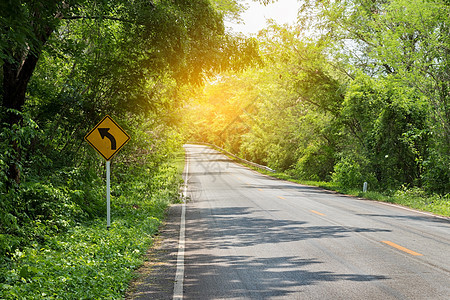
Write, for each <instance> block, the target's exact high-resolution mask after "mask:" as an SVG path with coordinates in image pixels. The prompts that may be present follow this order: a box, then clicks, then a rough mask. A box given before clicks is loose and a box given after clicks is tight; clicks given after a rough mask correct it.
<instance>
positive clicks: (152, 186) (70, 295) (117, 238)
mask: <svg viewBox="0 0 450 300" xmlns="http://www.w3.org/2000/svg"><path fill="white" fill-rule="evenodd" d="M183 167H184V153H182V152H180V153H178V155H177V156H176V158H175V159H174V160H172V161H170V162H167V163H165V164H162V165H161V166H159V168H158V170H157V171H156V172H155V171H152V172H153V173H152V175H153V176H148V175H149V174H145V173H143V175H142V176H141V177H139V178H133V179H130V182H127V183H126V184H124V185H122V186H120V185H118V186H117V187H116V191H115V193H114V195H112V198H111V205H112V208H111V228H110V230H107V229H106V218H105V217H99V218H97V219H94V220H90V221H89V222H84V223H83V224H78V225H77V226H74V227H72V228H70V229H68V231H67V232H65V233H62V234H58V235H55V236H46V237H45V239H44V241H43V242H40V243H38V242H33V243H32V244H31V245H29V246H27V247H25V248H23V249H20V250H16V251H15V252H14V253H13V254H12V255H11V256H10V257H7V258H6V261H4V262H0V299H122V298H124V295H125V292H126V290H127V289H128V285H129V282H130V280H131V279H132V278H133V276H134V270H135V269H136V268H138V267H139V266H140V265H141V264H142V263H143V256H144V254H145V253H146V251H147V249H148V248H149V247H150V245H151V244H152V242H153V236H154V235H155V234H157V232H158V228H159V226H160V224H161V222H162V220H163V219H164V217H165V214H166V211H167V208H168V206H169V205H170V203H172V202H175V201H178V200H179V188H180V184H181V172H182V170H183ZM144 190H145V191H147V192H146V193H143V191H144ZM148 190H150V191H151V192H149V191H148ZM143 195H145V196H143Z"/></svg>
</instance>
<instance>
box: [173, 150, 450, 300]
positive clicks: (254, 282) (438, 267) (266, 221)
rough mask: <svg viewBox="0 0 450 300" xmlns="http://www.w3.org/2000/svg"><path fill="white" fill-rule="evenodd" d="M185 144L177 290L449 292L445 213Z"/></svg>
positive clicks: (349, 295)
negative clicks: (292, 179) (321, 185)
mask: <svg viewBox="0 0 450 300" xmlns="http://www.w3.org/2000/svg"><path fill="white" fill-rule="evenodd" d="M185 148H186V152H187V158H188V161H187V163H188V166H187V168H186V171H187V172H188V173H187V174H186V175H187V178H188V188H187V191H186V193H187V196H188V203H187V204H186V207H185V213H184V214H185V216H184V217H185V221H184V220H183V222H185V228H184V229H183V230H184V247H182V250H181V254H182V255H181V256H180V255H179V256H178V272H179V273H178V274H179V275H180V274H182V277H181V278H180V276H179V277H178V278H177V282H176V283H175V290H177V289H178V293H177V294H176V295H175V297H174V298H184V299H450V256H449V255H450V223H449V220H448V219H445V218H438V217H434V216H431V215H429V214H425V213H419V212H415V211H412V210H408V209H404V208H400V207H397V206H393V205H388V204H383V203H378V202H374V201H368V200H362V199H357V198H354V197H347V196H344V195H340V194H335V193H332V192H327V191H324V190H321V189H318V188H313V187H308V186H302V185H298V184H293V183H289V182H286V181H281V180H275V179H272V178H270V177H268V176H264V175H261V174H258V173H257V172H254V171H252V170H249V169H247V168H245V167H242V166H240V165H238V164H235V163H233V162H231V161H230V160H229V159H227V158H226V157H225V156H224V155H222V154H220V153H219V152H217V151H214V150H212V149H210V148H207V147H205V146H199V145H186V146H185ZM179 254H180V252H179ZM180 271H181V273H180ZM180 287H181V290H180ZM180 291H181V293H180Z"/></svg>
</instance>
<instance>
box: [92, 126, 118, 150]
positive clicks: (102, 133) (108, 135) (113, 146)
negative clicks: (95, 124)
mask: <svg viewBox="0 0 450 300" xmlns="http://www.w3.org/2000/svg"><path fill="white" fill-rule="evenodd" d="M97 129H98V132H99V133H100V137H101V138H102V140H103V139H104V138H105V137H106V138H108V139H109V140H110V141H111V150H116V147H117V146H116V139H115V138H114V136H113V135H112V134H111V133H109V128H97Z"/></svg>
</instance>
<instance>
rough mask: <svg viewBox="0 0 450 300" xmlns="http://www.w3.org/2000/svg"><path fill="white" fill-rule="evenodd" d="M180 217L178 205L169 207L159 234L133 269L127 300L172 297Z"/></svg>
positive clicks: (179, 205) (179, 206)
mask: <svg viewBox="0 0 450 300" xmlns="http://www.w3.org/2000/svg"><path fill="white" fill-rule="evenodd" d="M180 214H181V204H176V205H172V206H171V207H170V208H169V211H168V214H167V218H166V220H165V222H164V224H163V226H162V227H161V230H160V234H159V235H158V236H156V237H155V240H154V244H153V246H152V247H151V248H150V249H149V250H148V252H147V254H146V255H145V257H144V260H145V261H144V264H143V265H142V266H141V267H140V268H139V269H137V270H136V278H135V279H134V280H133V281H132V282H131V283H130V287H129V289H128V292H127V295H126V299H127V300H143V299H172V298H173V287H174V279H175V273H176V267H177V254H178V237H179V227H180V224H179V223H180V222H179V221H180Z"/></svg>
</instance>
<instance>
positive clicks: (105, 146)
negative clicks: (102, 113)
mask: <svg viewBox="0 0 450 300" xmlns="http://www.w3.org/2000/svg"><path fill="white" fill-rule="evenodd" d="M84 139H85V140H86V141H87V142H88V143H89V144H91V146H92V147H93V148H94V149H95V150H97V152H98V153H100V155H101V156H103V157H104V158H105V159H106V160H107V161H109V160H111V158H112V157H113V156H114V155H115V154H116V153H117V152H118V151H119V150H120V149H121V148H122V147H123V145H125V144H126V143H127V142H128V141H129V140H130V136H129V135H128V134H127V133H126V132H125V131H124V130H123V129H122V128H121V127H120V126H119V125H118V124H117V123H116V122H115V121H114V120H113V119H111V117H110V116H108V115H107V116H106V117H104V118H103V120H101V121H100V123H98V124H97V125H96V126H95V127H94V129H92V130H91V131H90V132H89V133H88V134H87V135H86V136H85V137H84Z"/></svg>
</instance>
